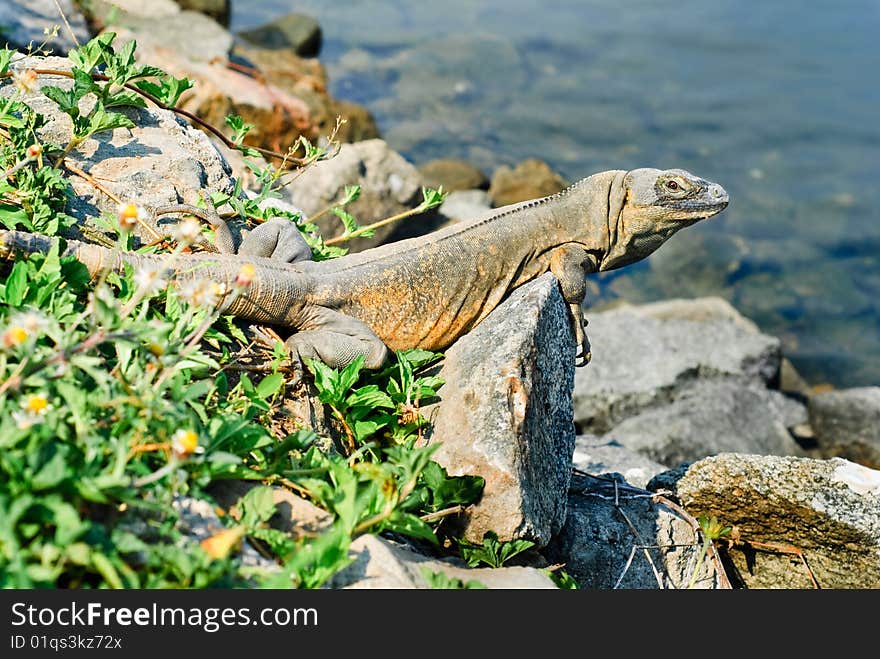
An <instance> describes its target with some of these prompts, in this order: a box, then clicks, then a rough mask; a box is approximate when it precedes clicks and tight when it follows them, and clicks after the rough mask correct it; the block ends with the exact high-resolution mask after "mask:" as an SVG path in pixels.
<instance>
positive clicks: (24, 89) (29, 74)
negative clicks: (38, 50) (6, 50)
mask: <svg viewBox="0 0 880 659" xmlns="http://www.w3.org/2000/svg"><path fill="white" fill-rule="evenodd" d="M12 84H13V85H14V86H15V88H16V89H17V90H18V93H19V94H21V95H22V96H24V95H25V94H30V93H31V92H32V91H34V90H35V89H36V88H37V72H36V71H34V70H33V69H25V70H24V71H13V72H12Z"/></svg>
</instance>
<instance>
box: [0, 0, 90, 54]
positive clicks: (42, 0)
mask: <svg viewBox="0 0 880 659" xmlns="http://www.w3.org/2000/svg"><path fill="white" fill-rule="evenodd" d="M59 6H60V7H61V11H62V12H64V17H65V18H66V19H67V23H68V24H69V25H70V29H68V28H67V26H66V25H65V24H64V21H63V20H62V18H61V15H60V14H59V13H58V7H59ZM0 25H2V26H3V38H2V40H0V44H2V43H5V44H8V45H9V47H10V48H16V49H18V50H21V51H24V52H27V51H28V49H30V48H33V49H34V52H37V51H36V49H37V48H38V47H39V46H40V45H41V44H44V45H43V48H42V49H41V51H40V52H43V51H47V52H50V53H54V54H55V55H67V52H68V51H69V50H71V49H73V48H76V45H77V42H79V43H80V44H83V43H85V42H87V41H88V40H89V39H90V38H91V34H90V33H89V29H88V26H87V25H86V20H85V16H84V15H83V13H82V12H81V11H80V10H79V8H78V7H76V6H75V5H74V3H73V2H72V1H71V0H58V2H57V5H56V2H55V0H6V1H4V2H0ZM55 28H57V31H56V29H55ZM45 30H49V34H48V35H47V34H46V32H45ZM71 30H72V31H73V35H74V36H71ZM74 37H75V38H74Z"/></svg>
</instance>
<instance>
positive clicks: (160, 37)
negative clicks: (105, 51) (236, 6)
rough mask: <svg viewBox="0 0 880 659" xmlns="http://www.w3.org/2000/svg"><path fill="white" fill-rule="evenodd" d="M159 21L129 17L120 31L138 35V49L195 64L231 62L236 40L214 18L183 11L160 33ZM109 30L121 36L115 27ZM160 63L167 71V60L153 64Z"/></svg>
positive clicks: (167, 19) (169, 19)
mask: <svg viewBox="0 0 880 659" xmlns="http://www.w3.org/2000/svg"><path fill="white" fill-rule="evenodd" d="M156 21H157V19H156V18H154V17H149V16H126V17H125V18H124V21H123V20H122V19H120V23H119V25H118V27H120V28H125V29H126V30H130V31H132V32H134V33H135V34H136V35H137V42H138V49H141V48H143V49H154V48H155V49H161V50H167V51H171V52H173V53H175V54H176V56H177V57H178V58H182V59H187V60H191V61H193V62H211V61H212V60H220V61H221V62H224V63H225V61H226V60H227V59H228V57H229V52H230V51H231V50H232V42H233V36H232V34H231V33H230V32H229V30H227V29H226V28H224V27H223V26H222V25H220V24H219V23H218V22H217V21H215V20H214V19H213V18H211V17H210V16H206V15H205V14H201V13H199V12H197V11H181V12H180V13H178V14H175V15H173V16H167V17H163V18H162V19H161V29H157V25H156ZM106 29H108V30H112V31H115V32H120V31H119V30H118V29H117V26H115V25H114V24H112V23H110V24H108V25H107V28H106ZM120 36H121V33H120ZM156 62H161V63H162V67H163V68H165V60H164V59H154V60H152V63H153V64H155V63H156ZM220 125H221V126H222V125H223V124H222V123H221V124H220Z"/></svg>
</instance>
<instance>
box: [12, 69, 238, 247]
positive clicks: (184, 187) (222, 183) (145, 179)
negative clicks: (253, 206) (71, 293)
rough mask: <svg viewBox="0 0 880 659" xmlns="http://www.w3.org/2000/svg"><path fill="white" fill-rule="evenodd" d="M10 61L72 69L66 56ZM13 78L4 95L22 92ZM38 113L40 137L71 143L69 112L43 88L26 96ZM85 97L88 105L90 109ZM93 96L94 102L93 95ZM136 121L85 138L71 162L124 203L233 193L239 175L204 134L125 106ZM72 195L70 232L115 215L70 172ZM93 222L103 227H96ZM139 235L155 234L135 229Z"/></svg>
mask: <svg viewBox="0 0 880 659" xmlns="http://www.w3.org/2000/svg"><path fill="white" fill-rule="evenodd" d="M12 67H13V68H14V69H18V70H24V69H28V68H43V69H65V70H69V68H70V62H69V61H68V60H67V59H66V58H57V57H50V58H20V59H18V60H16V61H15V62H14V63H13V64H12ZM39 84H40V85H41V86H42V85H56V86H59V87H62V88H69V87H70V85H71V84H72V81H70V80H68V79H66V78H57V77H55V78H43V77H41V78H40V79H39ZM17 93H18V92H17V90H15V88H14V87H13V86H12V84H10V83H9V80H8V79H7V80H5V81H2V83H0V97H9V96H10V95H12V94H17ZM22 100H23V101H24V102H25V103H27V104H28V105H30V106H31V107H32V108H33V109H34V110H35V111H36V112H38V113H40V114H43V115H44V116H45V117H46V120H47V121H46V123H45V125H44V126H42V127H41V128H40V129H39V130H38V131H37V134H38V136H39V138H40V141H41V142H43V143H54V144H61V145H63V144H67V143H68V142H69V141H70V138H71V135H72V124H71V121H70V117H69V116H68V115H66V114H64V113H62V112H60V111H59V109H58V106H57V105H56V104H55V103H54V102H53V101H51V100H49V98H48V97H46V96H45V95H43V94H42V93H41V92H39V91H36V90H35V91H33V92H31V93H29V94H27V95H25V96H23V97H22ZM86 101H88V99H85V100H84V101H83V105H84V107H83V111H84V112H88V108H86V107H85V106H86V105H87V102H86ZM92 102H93V101H92ZM119 111H120V112H122V113H124V114H125V115H126V116H128V117H129V118H130V119H131V120H132V121H133V122H134V124H135V126H134V128H117V129H114V130H112V131H103V132H100V133H96V134H95V135H94V136H92V137H90V138H88V139H86V140H84V141H83V142H82V143H81V144H79V146H77V147H76V148H75V149H73V150H72V151H71V152H70V153H69V154H68V155H67V158H66V159H67V161H68V162H69V163H71V164H72V165H74V166H76V167H77V168H79V169H81V170H84V171H86V172H88V173H89V174H90V175H91V176H92V177H93V178H94V179H95V180H98V181H100V182H101V186H102V187H103V188H105V189H108V190H110V191H111V192H113V193H114V194H115V195H116V196H118V197H119V198H121V199H122V200H123V201H125V202H133V203H137V204H140V205H142V206H146V207H152V206H159V205H165V204H169V203H179V202H183V203H189V204H196V203H198V202H199V197H198V193H199V191H200V190H201V191H205V192H223V193H231V192H232V191H233V188H234V181H233V180H232V178H231V177H230V170H229V166H228V165H227V164H226V162H225V160H224V159H223V157H222V156H221V155H220V153H219V152H218V151H217V149H216V147H214V145H213V144H212V143H211V142H210V140H208V138H207V136H206V135H205V134H204V133H203V132H201V131H199V130H196V129H194V128H192V127H190V126H188V125H187V124H186V123H184V122H183V121H182V120H181V119H179V118H178V117H177V116H175V115H174V114H173V113H171V112H168V111H165V110H158V109H155V108H149V107H148V108H131V107H127V108H120V109H119ZM68 180H69V181H70V184H71V186H72V187H73V192H74V194H73V195H72V196H71V198H70V200H69V202H68V208H67V212H68V213H69V214H70V215H72V216H73V217H74V218H75V219H76V220H77V226H75V227H73V229H72V230H71V231H70V232H69V235H68V237H71V238H83V235H82V233H81V231H80V225H81V224H82V223H83V222H85V221H86V219H87V218H94V217H97V216H99V215H101V214H102V213H108V214H111V215H112V216H114V217H115V215H116V211H117V204H116V202H115V201H114V200H113V199H111V198H110V197H108V196H107V195H106V194H104V193H103V192H101V191H99V190H98V189H97V188H96V187H94V185H93V184H92V183H91V182H89V181H87V180H86V179H84V178H81V177H79V176H70V177H69V179H68ZM95 228H96V229H97V228H99V227H95ZM138 235H139V236H140V237H141V238H143V239H145V240H149V239H152V236H151V235H150V234H146V233H143V232H141V231H140V230H138Z"/></svg>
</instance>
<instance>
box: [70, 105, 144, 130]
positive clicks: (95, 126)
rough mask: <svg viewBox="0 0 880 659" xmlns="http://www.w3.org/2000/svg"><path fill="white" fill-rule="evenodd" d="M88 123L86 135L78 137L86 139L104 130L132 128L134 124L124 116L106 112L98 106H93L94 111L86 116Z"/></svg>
mask: <svg viewBox="0 0 880 659" xmlns="http://www.w3.org/2000/svg"><path fill="white" fill-rule="evenodd" d="M88 122H89V123H88V127H87V129H86V134H85V135H80V136H79V137H88V136H90V135H94V134H95V133H100V132H101V131H104V130H113V129H114V128H134V122H133V121H132V120H131V119H129V118H128V117H126V116H125V115H124V114H120V113H119V112H107V111H105V110H104V108H103V107H102V106H101V105H100V104H97V105H95V109H94V110H92V113H91V114H90V115H89V116H88Z"/></svg>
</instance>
